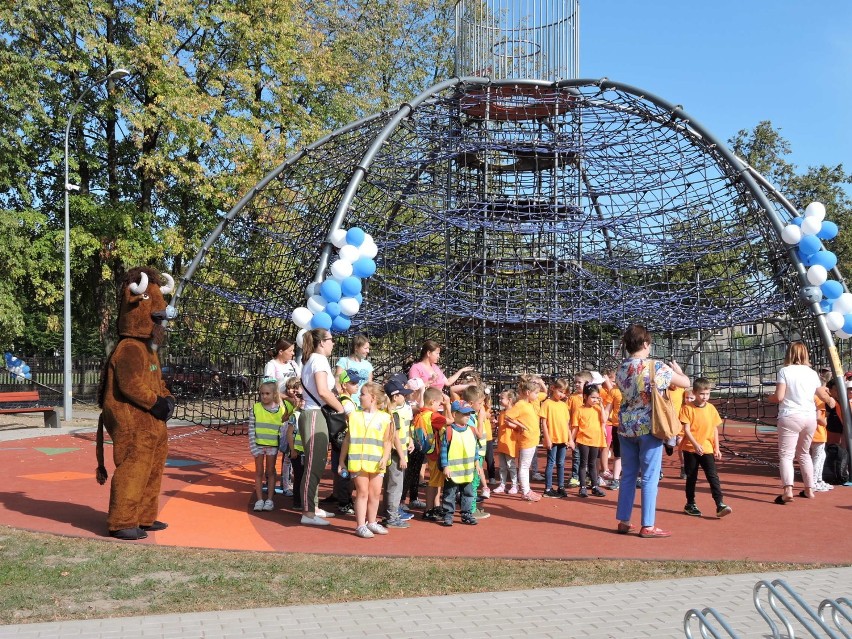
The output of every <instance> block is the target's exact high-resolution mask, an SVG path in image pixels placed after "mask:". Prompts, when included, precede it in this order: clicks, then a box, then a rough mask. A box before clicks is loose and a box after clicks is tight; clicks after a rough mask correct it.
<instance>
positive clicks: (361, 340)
mask: <svg viewBox="0 0 852 639" xmlns="http://www.w3.org/2000/svg"><path fill="white" fill-rule="evenodd" d="M369 354H370V340H369V339H367V336H366V335H362V334H361V333H358V334H357V335H356V336H355V337H353V338H352V349H351V350H350V352H349V355H348V356H347V357H341V358H340V359H338V360H337V364H336V366H335V368H334V378H335V381H336V383H337V391H338V392H342V391H343V389H342V388H341V387H340V376H341V375H342V374H343V373H344V372H345V371H355V372H356V373H358V377H359V378H360V380H361V381H359V382H358V391H357V392H356V393H355V394H354V395H352V401H353V402H354V403H355V405H356V406H358V407H359V408H360V407H361V397H360V394H361V387H362V386H363V385H364V384H366V383H367V382H372V381H373V365H372V364H371V363H370V362H369V361H367V356H368V355H369Z"/></svg>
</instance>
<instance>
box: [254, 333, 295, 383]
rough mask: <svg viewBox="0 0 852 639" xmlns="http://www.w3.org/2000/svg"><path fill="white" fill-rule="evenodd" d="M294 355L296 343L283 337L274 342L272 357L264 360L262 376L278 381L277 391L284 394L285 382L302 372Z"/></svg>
mask: <svg viewBox="0 0 852 639" xmlns="http://www.w3.org/2000/svg"><path fill="white" fill-rule="evenodd" d="M295 355H296V345H295V344H294V343H293V342H291V341H290V340H287V339H284V338H283V337H282V338H281V339H279V340H278V341H277V342H275V349H274V350H273V355H272V359H271V360H269V361H268V362H266V367H265V368H264V369H263V376H264V377H272V378H273V379H275V380H276V381H277V382H278V392H279V393H281V395H284V394H285V392H286V390H287V389H286V388H285V386H284V385H285V384H286V383H287V380H288V379H290V378H291V377H298V376H299V374H300V373H301V372H302V367H301V366H300V365H299V363H298V362H297V361H296V360H295V359H294V357H295Z"/></svg>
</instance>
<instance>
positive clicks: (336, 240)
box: [328, 229, 346, 248]
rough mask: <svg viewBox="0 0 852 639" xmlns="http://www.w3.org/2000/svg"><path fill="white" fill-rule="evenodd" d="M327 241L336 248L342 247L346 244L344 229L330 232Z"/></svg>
mask: <svg viewBox="0 0 852 639" xmlns="http://www.w3.org/2000/svg"><path fill="white" fill-rule="evenodd" d="M328 241H329V242H331V243H332V244H334V245H335V246H336V247H337V248H340V247H341V246H344V245H345V244H346V231H345V230H344V229H337V230H336V231H332V232H331V233H330V234H329V236H328Z"/></svg>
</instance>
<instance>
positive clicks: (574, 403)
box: [565, 393, 583, 428]
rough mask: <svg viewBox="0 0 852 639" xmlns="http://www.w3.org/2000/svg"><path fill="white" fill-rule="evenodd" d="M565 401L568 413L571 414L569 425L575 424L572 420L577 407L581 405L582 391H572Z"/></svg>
mask: <svg viewBox="0 0 852 639" xmlns="http://www.w3.org/2000/svg"><path fill="white" fill-rule="evenodd" d="M565 403H566V404H568V413H569V414H570V415H571V421H570V422H569V423H570V424H571V427H572V428H573V427H574V426H576V424H575V422H574V415H575V414H576V412H577V409H578V408H580V407H581V406H582V405H583V393H573V394H571V395H569V396H568V399H566V400H565Z"/></svg>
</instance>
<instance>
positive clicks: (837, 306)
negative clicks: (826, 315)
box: [831, 293, 852, 315]
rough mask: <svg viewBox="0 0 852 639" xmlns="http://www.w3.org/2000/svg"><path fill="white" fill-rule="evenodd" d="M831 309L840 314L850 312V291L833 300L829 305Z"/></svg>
mask: <svg viewBox="0 0 852 639" xmlns="http://www.w3.org/2000/svg"><path fill="white" fill-rule="evenodd" d="M831 310H832V311H837V312H838V313H840V314H841V315H848V314H849V313H852V293H843V294H842V295H841V296H840V297H838V298H837V299H836V300H834V304H832V305H831Z"/></svg>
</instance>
